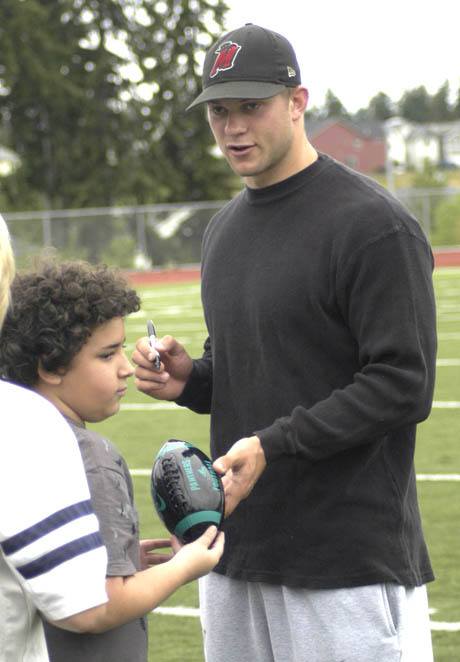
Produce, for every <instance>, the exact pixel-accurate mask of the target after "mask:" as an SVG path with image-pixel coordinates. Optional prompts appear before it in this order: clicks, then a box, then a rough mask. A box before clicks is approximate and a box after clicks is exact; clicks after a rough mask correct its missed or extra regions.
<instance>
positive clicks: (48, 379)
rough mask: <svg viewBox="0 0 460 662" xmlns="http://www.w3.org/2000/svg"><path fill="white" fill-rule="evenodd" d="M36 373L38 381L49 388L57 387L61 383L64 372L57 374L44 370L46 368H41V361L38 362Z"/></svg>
mask: <svg viewBox="0 0 460 662" xmlns="http://www.w3.org/2000/svg"><path fill="white" fill-rule="evenodd" d="M37 372H38V376H39V377H40V380H41V381H42V382H44V383H45V384H48V385H50V386H59V384H60V383H61V382H62V377H63V376H64V372H62V373H59V372H52V371H51V370H46V368H44V367H43V364H42V362H41V359H39V360H38V368H37Z"/></svg>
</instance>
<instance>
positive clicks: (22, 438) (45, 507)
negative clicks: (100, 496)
mask: <svg viewBox="0 0 460 662" xmlns="http://www.w3.org/2000/svg"><path fill="white" fill-rule="evenodd" d="M0 387H1V388H0V411H1V442H0V503H1V504H2V510H1V515H0V547H1V549H2V552H3V555H4V558H5V560H6V561H7V563H8V564H9V565H10V567H11V568H13V569H14V572H15V574H16V576H17V578H18V581H19V582H20V583H21V585H22V586H23V589H24V590H25V591H26V592H27V593H28V594H29V595H30V596H31V599H32V601H33V603H34V604H35V605H36V607H37V609H39V610H40V611H42V612H43V613H44V614H45V616H46V617H47V618H49V619H53V620H55V619H60V618H66V617H67V616H70V615H72V614H75V613H78V612H80V611H83V610H85V609H89V608H90V607H94V606H96V605H99V604H102V603H104V602H106V601H107V595H106V592H105V575H106V568H107V555H106V550H105V547H104V545H103V542H102V539H101V537H100V533H99V523H98V520H97V518H96V516H95V515H94V512H93V509H92V505H91V501H90V495H89V489H88V483H87V481H86V475H85V472H84V468H83V462H82V459H81V455H80V451H79V448H78V444H77V441H76V439H75V436H74V434H73V432H72V430H71V429H70V426H69V425H68V424H67V423H66V421H65V420H64V418H63V417H62V416H61V415H60V414H59V412H58V411H57V410H56V409H55V408H54V407H53V405H51V404H50V403H49V402H48V401H46V400H45V399H43V398H41V397H40V396H39V395H37V394H36V393H33V392H30V391H27V390H26V389H22V388H19V387H16V386H13V385H11V384H7V383H5V382H3V383H0Z"/></svg>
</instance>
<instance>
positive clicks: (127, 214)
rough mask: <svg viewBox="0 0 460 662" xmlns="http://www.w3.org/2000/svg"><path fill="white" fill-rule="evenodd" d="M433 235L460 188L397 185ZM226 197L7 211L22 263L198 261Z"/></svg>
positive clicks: (161, 264) (158, 264)
mask: <svg viewBox="0 0 460 662" xmlns="http://www.w3.org/2000/svg"><path fill="white" fill-rule="evenodd" d="M395 195H396V196H397V197H398V198H399V199H400V200H401V201H402V202H403V204H404V205H405V206H406V207H407V208H408V209H409V210H410V211H411V212H412V213H413V214H414V215H415V216H416V218H417V219H418V220H419V222H420V223H421V225H422V227H423V229H424V231H425V233H426V234H427V236H428V237H429V238H430V235H431V231H432V228H433V224H434V218H435V212H436V208H437V205H439V203H440V202H441V201H442V200H444V199H446V198H447V197H449V196H455V195H456V196H458V195H460V189H453V188H448V189H441V188H439V189H438V188H437V189H398V190H396V191H395ZM225 202H226V201H212V202H197V203H188V202H185V203H176V204H162V205H145V206H137V207H136V206H133V207H110V208H94V209H68V210H53V211H37V212H14V213H5V214H3V216H4V218H5V220H6V222H7V224H8V226H9V229H10V233H11V236H12V240H13V245H14V250H15V254H16V260H17V263H18V266H19V267H23V266H26V265H28V264H29V262H30V259H31V258H33V257H35V256H38V255H39V254H41V253H42V252H43V251H44V250H51V251H53V252H54V253H56V254H57V255H58V256H59V257H60V258H62V259H84V260H88V261H90V262H105V263H106V264H109V265H113V266H117V267H120V268H122V269H126V270H150V269H152V268H153V269H155V268H167V267H177V266H185V265H190V264H198V263H199V262H200V253H201V239H202V236H203V232H204V229H205V227H206V225H207V224H208V222H209V220H210V218H211V217H212V216H213V214H215V213H216V212H217V211H218V210H219V209H220V208H221V207H222V206H223V205H224V204H225Z"/></svg>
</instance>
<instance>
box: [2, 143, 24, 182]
mask: <svg viewBox="0 0 460 662" xmlns="http://www.w3.org/2000/svg"><path fill="white" fill-rule="evenodd" d="M20 165H21V159H20V158H19V156H18V155H17V154H16V153H15V152H13V151H12V150H11V149H8V147H4V146H3V145H0V177H8V175H11V174H12V173H13V172H14V171H15V170H16V168H19V166H20Z"/></svg>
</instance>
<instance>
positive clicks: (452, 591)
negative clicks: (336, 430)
mask: <svg viewBox="0 0 460 662" xmlns="http://www.w3.org/2000/svg"><path fill="white" fill-rule="evenodd" d="M435 287H436V294H437V305H438V333H439V352H438V370H437V386H436V392H435V402H434V407H433V411H432V414H431V416H430V418H429V419H428V420H427V421H426V422H424V423H423V424H422V425H421V426H420V427H419V434H418V447H417V455H416V470H417V474H418V476H419V481H418V490H419V496H420V505H421V510H422V516H423V521H424V527H425V534H426V538H427V541H428V545H429V549H430V554H431V558H432V562H433V566H434V570H435V573H436V577H437V579H436V581H435V582H433V583H432V584H430V585H429V599H430V608H431V609H432V610H433V612H432V615H431V619H432V628H433V642H434V648H435V660H436V662H453V661H454V660H458V659H460V603H459V599H458V596H459V594H460V553H459V550H460V533H459V521H460V499H459V496H460V482H459V481H458V475H459V474H460V451H459V444H458V440H459V437H460V421H459V409H460V269H454V268H447V269H442V270H438V271H436V273H435ZM138 291H139V293H140V295H141V297H142V301H143V308H142V311H140V312H139V313H138V314H135V315H132V316H131V317H130V318H129V319H128V320H127V325H126V326H127V345H128V350H127V351H128V355H129V356H130V355H131V351H132V348H133V346H134V342H135V340H136V339H137V338H138V337H140V336H142V335H145V321H146V319H147V317H151V318H152V319H153V320H154V322H155V324H156V326H157V332H158V335H160V336H161V335H164V334H166V333H169V334H172V335H175V336H176V337H177V338H178V339H179V340H181V341H182V342H183V343H184V344H185V345H186V346H187V348H188V349H189V351H190V353H191V354H192V355H193V356H199V355H200V354H201V347H202V343H203V340H204V336H205V330H204V324H203V317H202V312H201V304H200V297H199V285H198V284H197V283H188V284H180V285H168V286H158V285H156V286H151V287H146V286H142V287H139V288H138ZM130 405H137V408H136V407H132V406H130ZM208 426H209V419H208V417H207V416H199V415H197V414H193V413H192V412H189V411H187V410H183V409H179V408H176V407H175V406H173V407H171V406H170V407H169V408H164V406H163V405H162V403H157V402H155V401H153V400H151V399H150V398H148V397H147V396H144V395H142V394H140V393H138V392H137V391H136V389H135V387H134V385H133V384H132V385H131V387H130V390H129V392H128V394H127V396H126V398H125V399H124V401H123V405H122V410H121V411H120V413H119V414H117V415H116V416H114V417H113V418H111V419H109V420H107V421H104V422H103V423H99V424H98V425H95V426H94V429H96V430H98V431H99V432H100V433H102V434H105V435H107V437H109V438H110V439H111V440H112V441H113V442H114V443H115V444H116V445H117V446H118V448H119V449H120V450H121V452H122V453H123V455H124V456H125V458H126V460H127V462H128V464H129V466H130V468H131V470H133V475H134V487H135V494H136V503H137V508H138V511H139V516H140V520H141V535H142V537H144V538H150V537H163V536H164V535H167V532H166V531H165V529H164V528H163V527H162V525H161V524H160V522H159V520H158V518H157V516H156V514H155V512H154V509H153V506H152V503H151V499H150V493H149V482H150V481H149V477H148V475H146V474H147V473H149V472H150V469H151V466H152V462H153V459H154V457H155V455H156V453H157V451H158V449H159V447H160V446H161V445H162V444H163V442H164V441H166V440H167V439H169V438H171V437H176V438H179V439H181V438H182V439H186V440H189V441H193V442H194V443H196V444H197V445H198V446H200V447H201V448H202V449H203V450H205V451H207V450H208ZM141 469H144V470H148V472H145V471H144V473H142V472H140V471H136V470H141ZM447 475H449V476H450V478H449V479H447V478H448V476H447ZM436 476H438V479H437V480H433V477H436ZM439 476H441V479H439ZM456 476H457V479H455V478H456ZM179 606H183V607H189V608H195V609H196V608H197V607H198V597H197V587H196V584H195V583H193V584H189V585H187V586H185V587H183V588H181V589H180V590H179V591H178V592H177V593H175V594H174V595H173V596H172V597H171V598H170V599H169V600H168V601H167V602H166V603H165V604H164V605H163V607H167V608H171V607H179ZM195 613H196V612H192V615H185V616H177V615H172V614H171V613H168V610H166V613H159V612H155V613H154V614H152V615H151V616H150V617H149V632H150V649H149V650H150V654H149V662H153V661H154V660H155V661H159V662H203V655H202V650H201V632H200V625H199V619H198V618H197V617H196V615H195ZM286 662H288V661H286Z"/></svg>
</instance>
